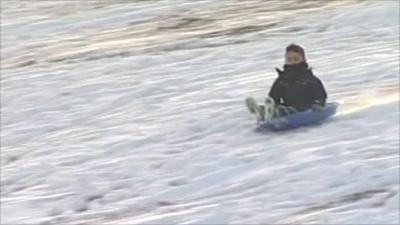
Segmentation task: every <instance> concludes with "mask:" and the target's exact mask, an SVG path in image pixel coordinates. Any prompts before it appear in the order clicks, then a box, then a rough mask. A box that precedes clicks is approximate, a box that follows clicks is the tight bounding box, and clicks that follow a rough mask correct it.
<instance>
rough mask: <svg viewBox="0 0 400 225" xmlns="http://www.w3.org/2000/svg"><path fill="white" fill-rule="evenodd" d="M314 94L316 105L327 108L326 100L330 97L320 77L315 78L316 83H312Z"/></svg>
mask: <svg viewBox="0 0 400 225" xmlns="http://www.w3.org/2000/svg"><path fill="white" fill-rule="evenodd" d="M312 93H313V98H314V104H318V105H322V106H325V102H326V99H327V97H328V95H327V94H326V91H325V88H324V85H323V84H322V82H321V80H320V79H318V77H315V76H314V81H313V83H312Z"/></svg>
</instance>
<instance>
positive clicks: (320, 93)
mask: <svg viewBox="0 0 400 225" xmlns="http://www.w3.org/2000/svg"><path fill="white" fill-rule="evenodd" d="M276 71H277V72H278V75H279V76H278V78H277V79H276V80H275V82H274V83H273V85H272V87H271V90H270V92H269V98H268V99H267V100H266V107H263V106H257V104H256V103H255V101H254V99H252V98H248V99H246V104H247V107H248V108H249V110H250V112H252V113H254V114H256V116H257V119H258V120H264V117H265V114H267V116H269V117H275V116H282V115H288V114H290V113H294V112H296V111H304V110H307V109H310V108H311V109H313V110H315V111H322V110H324V106H325V101H326V98H327V94H326V92H325V89H324V86H323V85H322V82H321V81H320V80H319V79H318V78H317V77H316V76H314V74H313V72H312V71H311V69H310V68H309V67H308V64H307V62H306V56H305V52H304V49H303V48H302V47H300V46H299V45H296V44H291V45H289V46H288V47H287V48H286V53H285V65H284V67H283V71H281V70H279V69H278V68H277V69H276ZM266 111H267V112H266Z"/></svg>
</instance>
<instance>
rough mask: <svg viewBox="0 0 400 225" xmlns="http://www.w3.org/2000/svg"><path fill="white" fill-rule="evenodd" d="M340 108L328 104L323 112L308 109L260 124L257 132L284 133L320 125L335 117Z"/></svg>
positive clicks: (334, 104) (335, 103) (336, 105)
mask: <svg viewBox="0 0 400 225" xmlns="http://www.w3.org/2000/svg"><path fill="white" fill-rule="evenodd" d="M338 106H339V103H337V102H332V103H327V104H326V105H325V110H324V111H323V112H315V111H313V110H311V109H308V110H306V111H303V112H298V113H295V114H292V115H289V116H284V117H279V118H275V119H272V120H271V121H268V122H261V123H259V125H258V127H257V130H259V131H260V130H273V131H282V130H288V129H293V128H297V127H302V126H309V125H314V124H318V123H320V122H321V121H323V120H325V119H327V118H328V117H331V116H333V115H335V113H336V109H337V108H338Z"/></svg>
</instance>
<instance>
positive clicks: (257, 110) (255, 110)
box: [246, 98, 265, 121]
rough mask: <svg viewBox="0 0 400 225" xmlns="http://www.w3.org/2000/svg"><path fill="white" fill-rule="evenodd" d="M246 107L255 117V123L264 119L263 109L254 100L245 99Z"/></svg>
mask: <svg viewBox="0 0 400 225" xmlns="http://www.w3.org/2000/svg"><path fill="white" fill-rule="evenodd" d="M246 106H247V108H248V109H249V111H250V112H251V113H252V114H254V115H255V116H256V119H257V121H261V120H264V119H265V108H264V106H260V105H258V104H257V102H256V100H255V99H254V98H247V99H246Z"/></svg>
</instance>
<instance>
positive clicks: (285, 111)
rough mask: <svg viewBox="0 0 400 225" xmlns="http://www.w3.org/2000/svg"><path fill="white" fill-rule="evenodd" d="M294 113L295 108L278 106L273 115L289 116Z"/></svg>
mask: <svg viewBox="0 0 400 225" xmlns="http://www.w3.org/2000/svg"><path fill="white" fill-rule="evenodd" d="M296 112H297V110H296V109H295V108H293V107H290V106H283V105H279V106H278V107H276V110H275V115H276V116H277V117H281V116H289V115H290V114H293V113H296Z"/></svg>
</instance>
